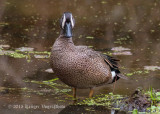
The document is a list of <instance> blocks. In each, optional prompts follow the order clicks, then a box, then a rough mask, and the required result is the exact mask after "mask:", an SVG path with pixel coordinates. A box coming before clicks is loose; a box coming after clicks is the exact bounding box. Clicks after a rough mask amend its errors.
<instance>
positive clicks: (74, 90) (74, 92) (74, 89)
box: [73, 88, 77, 100]
mask: <svg viewBox="0 0 160 114" xmlns="http://www.w3.org/2000/svg"><path fill="white" fill-rule="evenodd" d="M76 90H77V89H76V88H73V98H74V100H76Z"/></svg>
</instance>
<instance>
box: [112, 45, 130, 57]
mask: <svg viewBox="0 0 160 114" xmlns="http://www.w3.org/2000/svg"><path fill="white" fill-rule="evenodd" d="M111 50H112V51H114V52H113V53H112V54H113V55H132V53H131V52H130V50H131V49H129V48H124V47H122V46H120V47H113V48H112V49H111Z"/></svg>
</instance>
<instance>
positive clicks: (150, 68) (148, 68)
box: [144, 66, 160, 71]
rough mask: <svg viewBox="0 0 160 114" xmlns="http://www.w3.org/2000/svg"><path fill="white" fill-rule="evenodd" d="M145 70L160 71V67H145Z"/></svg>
mask: <svg viewBox="0 0 160 114" xmlns="http://www.w3.org/2000/svg"><path fill="white" fill-rule="evenodd" d="M144 69H145V70H152V71H155V70H160V66H144Z"/></svg>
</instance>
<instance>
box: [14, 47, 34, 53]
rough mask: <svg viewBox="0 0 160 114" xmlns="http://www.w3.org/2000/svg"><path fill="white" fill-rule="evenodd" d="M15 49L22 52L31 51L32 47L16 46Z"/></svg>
mask: <svg viewBox="0 0 160 114" xmlns="http://www.w3.org/2000/svg"><path fill="white" fill-rule="evenodd" d="M16 50H17V51H21V52H24V51H33V50H34V48H31V47H20V48H16Z"/></svg>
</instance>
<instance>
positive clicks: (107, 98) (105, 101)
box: [78, 93, 126, 107]
mask: <svg viewBox="0 0 160 114" xmlns="http://www.w3.org/2000/svg"><path fill="white" fill-rule="evenodd" d="M125 97H126V96H122V95H115V94H113V93H109V94H101V95H96V96H95V97H93V98H86V99H85V100H83V101H82V102H79V103H78V105H89V106H90V105H96V106H107V107H111V106H112V105H113V103H115V102H116V103H117V104H119V101H120V100H122V99H124V98H125Z"/></svg>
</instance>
